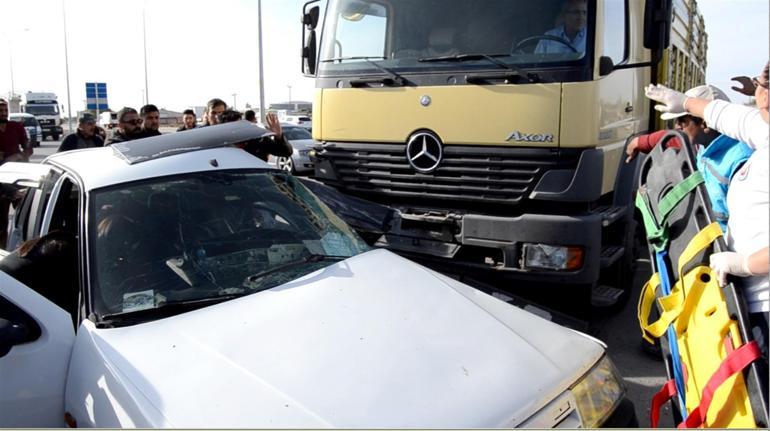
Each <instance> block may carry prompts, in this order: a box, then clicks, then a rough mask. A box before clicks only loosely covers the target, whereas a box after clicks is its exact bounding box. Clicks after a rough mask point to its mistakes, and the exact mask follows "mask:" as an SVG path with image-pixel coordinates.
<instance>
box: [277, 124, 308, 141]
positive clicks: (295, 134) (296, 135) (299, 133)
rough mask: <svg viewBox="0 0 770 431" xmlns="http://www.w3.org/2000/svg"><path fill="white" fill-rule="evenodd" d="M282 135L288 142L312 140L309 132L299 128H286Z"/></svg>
mask: <svg viewBox="0 0 770 431" xmlns="http://www.w3.org/2000/svg"><path fill="white" fill-rule="evenodd" d="M283 133H284V135H286V139H288V140H290V141H296V140H300V139H313V137H312V136H311V135H310V132H308V131H307V130H305V129H303V128H301V127H289V128H286V129H285V130H284V131H283Z"/></svg>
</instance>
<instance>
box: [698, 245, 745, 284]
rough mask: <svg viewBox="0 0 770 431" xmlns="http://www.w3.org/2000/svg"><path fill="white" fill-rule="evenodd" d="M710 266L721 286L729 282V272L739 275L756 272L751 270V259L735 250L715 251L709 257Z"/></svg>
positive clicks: (743, 275)
mask: <svg viewBox="0 0 770 431" xmlns="http://www.w3.org/2000/svg"><path fill="white" fill-rule="evenodd" d="M709 266H711V269H713V270H714V272H715V273H716V276H717V280H718V281H719V286H720V287H721V286H724V285H725V284H727V274H732V275H736V276H738V277H750V276H752V275H754V274H752V273H751V270H749V260H748V259H747V258H746V256H744V255H742V254H740V253H736V252H734V251H725V252H723V253H714V254H712V255H711V256H710V257H709Z"/></svg>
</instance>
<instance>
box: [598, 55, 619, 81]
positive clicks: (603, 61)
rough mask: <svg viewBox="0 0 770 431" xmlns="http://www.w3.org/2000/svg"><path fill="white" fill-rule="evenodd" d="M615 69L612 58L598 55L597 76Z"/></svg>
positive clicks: (604, 74)
mask: <svg viewBox="0 0 770 431" xmlns="http://www.w3.org/2000/svg"><path fill="white" fill-rule="evenodd" d="M613 70H615V63H613V61H612V59H611V58H609V57H607V56H605V55H603V56H601V57H599V76H607V75H609V74H610V73H612V71H613Z"/></svg>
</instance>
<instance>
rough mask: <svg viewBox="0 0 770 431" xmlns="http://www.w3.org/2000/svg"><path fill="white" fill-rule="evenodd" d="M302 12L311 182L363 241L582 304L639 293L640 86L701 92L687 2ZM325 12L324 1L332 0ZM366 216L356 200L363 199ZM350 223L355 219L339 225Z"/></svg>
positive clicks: (442, 3) (362, 1)
mask: <svg viewBox="0 0 770 431" xmlns="http://www.w3.org/2000/svg"><path fill="white" fill-rule="evenodd" d="M317 2H318V1H317V0H316V1H311V2H308V3H307V4H306V5H305V7H304V10H303V13H304V15H303V26H304V32H303V33H304V35H303V39H304V41H305V42H304V43H305V45H304V48H303V52H302V56H303V68H304V71H305V73H306V75H309V76H313V77H315V78H316V93H315V99H314V105H313V122H314V124H313V137H314V138H315V139H316V140H317V141H319V142H320V144H319V145H318V146H317V148H316V151H315V169H316V171H315V179H317V180H318V181H320V182H322V183H323V184H325V185H327V186H330V187H332V188H333V189H334V190H335V191H336V192H337V193H339V196H337V197H335V199H336V201H337V202H343V201H341V200H340V199H342V198H341V197H350V198H351V199H350V201H348V202H343V203H342V204H340V205H338V208H341V209H342V210H343V211H341V212H342V213H343V214H344V213H345V212H346V211H345V209H350V207H351V206H355V205H364V206H365V203H372V204H377V205H380V206H383V205H384V206H385V207H387V208H388V211H389V212H388V216H387V217H386V222H385V223H383V226H382V228H381V229H374V228H371V226H365V225H364V224H361V223H357V221H358V222H360V220H361V218H360V217H356V216H355V213H356V212H358V213H360V212H361V211H365V209H362V210H361V211H356V210H354V211H351V213H354V216H351V217H345V218H346V219H347V221H348V222H349V223H351V224H353V225H354V226H356V227H357V228H358V230H359V231H360V232H361V233H362V234H363V235H364V237H365V238H368V239H369V240H370V242H372V243H373V244H376V245H378V246H382V247H387V248H389V249H392V250H394V251H398V252H400V253H402V254H405V255H408V256H410V257H413V258H416V259H418V260H421V261H423V262H430V263H433V264H434V265H436V266H438V267H443V266H447V267H450V268H452V269H453V270H455V271H469V272H474V273H478V272H479V271H484V272H488V273H494V274H496V275H501V276H503V277H504V278H506V279H508V280H517V283H516V286H517V289H524V287H523V286H530V287H532V288H533V289H534V290H536V291H539V292H540V293H542V294H544V295H547V296H553V295H554V291H553V290H552V289H549V288H548V286H552V287H559V286H562V287H565V288H564V289H561V290H560V293H561V294H563V295H566V297H569V301H568V302H569V303H570V304H571V305H570V307H572V308H573V309H575V310H578V311H579V310H586V309H588V307H586V305H588V301H589V300H591V301H592V302H593V304H594V305H604V306H611V305H617V304H618V302H622V300H624V299H626V298H627V296H628V295H627V293H628V290H630V287H631V281H630V280H631V278H630V276H631V275H632V265H633V261H634V259H633V249H634V247H633V241H634V231H635V221H634V208H633V200H632V199H631V197H632V193H633V190H632V189H633V185H634V184H635V183H636V178H638V163H632V164H626V163H625V156H624V148H625V146H626V143H627V140H628V139H629V138H630V137H632V136H634V135H636V134H640V133H642V132H646V131H648V130H652V129H653V128H654V126H655V124H654V121H655V116H654V115H652V114H651V108H650V104H649V102H648V101H647V99H646V98H645V97H644V87H645V86H646V85H647V84H649V83H655V82H661V83H666V84H669V85H671V86H673V87H675V88H678V89H682V90H684V89H687V88H689V87H692V86H694V85H698V84H701V83H703V78H704V75H705V59H706V35H705V31H704V26H703V19H702V17H701V16H700V15H699V13H698V9H697V4H696V2H695V1H694V0H676V1H675V2H673V3H672V1H671V0H646V1H642V0H587V1H585V0H584V1H581V0H576V1H572V0H539V1H530V0H420V1H415V0H329V1H328V2H325V8H324V9H323V11H322V10H321V8H320V5H318V4H316V5H314V3H317ZM321 4H323V3H321ZM361 208H363V207H361ZM343 217H344V215H343Z"/></svg>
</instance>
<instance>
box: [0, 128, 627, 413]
mask: <svg viewBox="0 0 770 431" xmlns="http://www.w3.org/2000/svg"><path fill="white" fill-rule="evenodd" d="M265 133H266V132H265V131H264V130H262V129H259V128H256V127H254V126H252V125H250V124H248V123H234V124H225V125H220V126H212V127H207V128H204V129H200V130H194V131H190V132H185V133H180V134H175V135H168V136H160V137H157V138H149V139H144V140H140V141H134V142H130V143H125V144H121V145H118V146H113V147H106V148H97V149H88V150H79V151H70V152H65V153H59V154H56V155H53V156H51V157H49V158H48V159H46V161H45V162H44V163H42V164H39V165H37V164H21V163H19V164H11V163H9V164H5V165H3V166H2V167H0V182H2V183H5V184H7V185H15V186H16V187H18V188H20V189H26V194H25V196H24V198H23V200H22V201H21V202H20V203H19V205H18V207H17V208H16V211H15V216H14V219H13V220H12V221H11V223H10V226H9V228H10V233H9V235H10V242H11V244H19V243H20V242H21V241H26V240H30V239H34V238H40V237H45V236H46V235H48V234H50V233H53V232H68V233H69V234H70V235H72V237H73V238H75V241H76V247H75V250H77V258H76V259H74V260H73V262H75V261H76V262H77V263H76V264H75V263H73V265H77V268H74V267H73V268H72V273H73V274H78V276H75V277H71V278H72V279H69V280H67V279H64V278H65V277H61V276H59V275H60V273H55V274H47V273H46V272H45V271H44V270H41V271H39V272H38V274H44V275H46V276H48V278H49V279H52V280H57V282H56V283H48V285H46V286H43V287H42V288H41V287H40V286H35V287H34V288H33V287H32V286H27V285H24V284H23V283H21V282H19V281H18V280H17V279H15V278H12V277H11V276H9V275H8V274H6V273H2V272H0V382H1V384H0V427H60V426H65V425H66V426H77V427H103V428H112V427H142V428H151V427H152V428H154V427H160V428H167V427H182V428H200V427H222V428H240V427H248V428H320V427H344V428H381V427H384V428H398V427H417V428H449V427H461V428H477V427H478V428H488V427H514V426H530V427H541V428H542V427H557V426H558V427H580V426H583V427H594V426H600V425H605V426H607V425H614V426H630V425H633V424H635V416H634V413H633V406H632V405H631V403H630V402H628V401H627V400H626V399H625V398H624V393H625V392H624V388H623V385H622V381H621V380H620V378H619V376H618V375H617V372H616V371H615V368H614V366H613V365H612V363H611V362H610V360H609V359H608V357H607V356H606V352H605V348H604V346H603V345H602V344H600V343H599V342H597V341H596V340H594V339H592V338H589V337H587V336H585V335H582V334H580V333H577V332H574V331H572V330H569V329H566V328H563V327H560V326H558V325H555V324H552V323H550V322H547V321H545V320H542V319H540V318H539V317H536V316H534V315H532V314H529V313H527V312H525V311H523V310H520V309H517V308H515V307H513V306H511V305H509V304H506V303H504V302H502V301H499V300H497V299H495V298H492V297H491V296H488V295H486V294H484V293H481V292H479V291H477V290H474V289H472V288H470V287H468V286H466V285H464V284H462V283H459V282H457V281H455V280H453V279H451V278H448V277H445V276H443V275H440V274H438V273H436V272H433V271H431V270H429V269H427V268H425V267H422V266H420V265H417V264H415V263H412V262H410V261H408V260H406V259H403V258H401V257H399V256H397V255H395V254H392V253H391V252H388V251H385V250H373V249H370V248H369V247H368V246H367V245H366V243H364V242H363V241H362V240H361V239H360V238H359V237H358V235H357V234H356V233H355V232H354V231H353V230H351V228H350V227H348V226H347V225H346V224H345V223H344V222H343V221H341V219H339V218H338V217H337V216H335V215H334V214H333V213H332V212H331V211H330V210H329V209H328V208H327V207H326V206H325V205H324V204H323V203H321V202H320V201H319V200H318V198H317V197H315V196H314V195H313V194H312V193H311V192H309V191H308V189H307V188H305V187H304V186H303V185H302V184H301V183H299V182H298V180H296V179H295V178H294V177H292V176H291V175H288V174H287V173H285V172H281V171H279V170H276V169H274V168H271V167H270V166H269V165H267V164H265V163H263V162H261V161H260V160H258V159H256V158H254V157H252V156H251V155H249V154H248V153H246V152H245V151H243V150H241V149H238V148H233V147H232V146H230V145H232V144H238V143H243V142H246V141H248V140H253V139H258V138H261V137H262V136H263V135H264V134H265ZM6 187H7V186H6ZM57 276H58V278H57ZM51 284H53V286H52V285H51ZM66 285H73V286H75V288H74V289H72V290H71V291H69V290H66V289H65V290H63V291H62V289H64V286H66ZM51 292H56V294H57V295H58V296H57V299H56V300H53V299H52V298H50V297H48V296H50V295H52V293H51ZM67 292H69V293H67ZM63 294H64V295H65V296H66V295H71V298H66V297H65V298H63V299H62V298H61V296H62V295H63ZM47 295H48V296H47ZM67 304H71V305H67Z"/></svg>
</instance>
